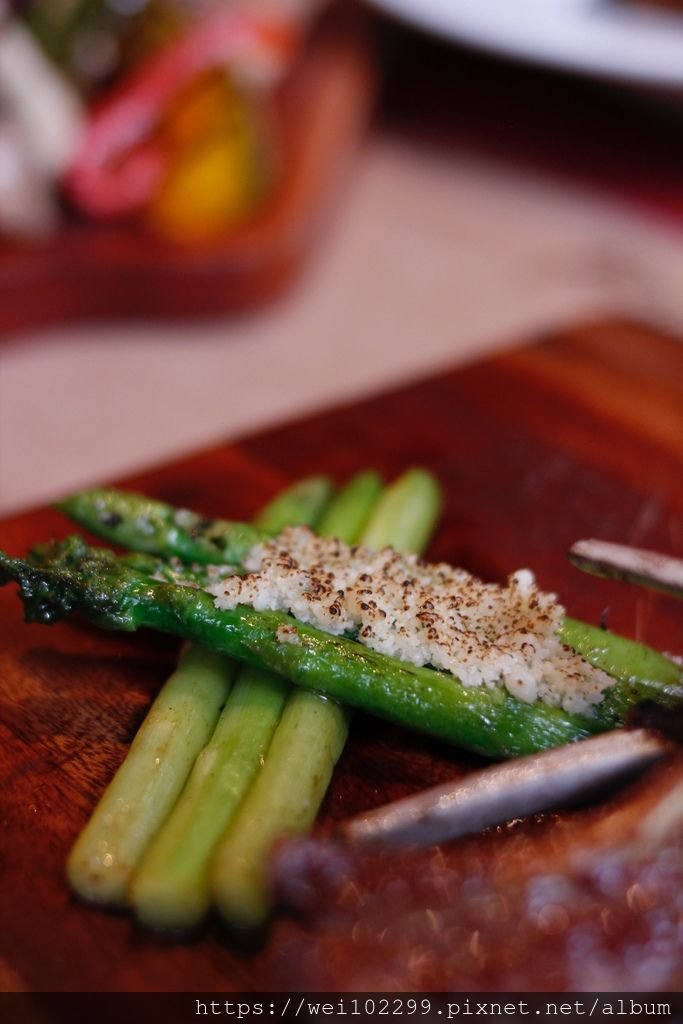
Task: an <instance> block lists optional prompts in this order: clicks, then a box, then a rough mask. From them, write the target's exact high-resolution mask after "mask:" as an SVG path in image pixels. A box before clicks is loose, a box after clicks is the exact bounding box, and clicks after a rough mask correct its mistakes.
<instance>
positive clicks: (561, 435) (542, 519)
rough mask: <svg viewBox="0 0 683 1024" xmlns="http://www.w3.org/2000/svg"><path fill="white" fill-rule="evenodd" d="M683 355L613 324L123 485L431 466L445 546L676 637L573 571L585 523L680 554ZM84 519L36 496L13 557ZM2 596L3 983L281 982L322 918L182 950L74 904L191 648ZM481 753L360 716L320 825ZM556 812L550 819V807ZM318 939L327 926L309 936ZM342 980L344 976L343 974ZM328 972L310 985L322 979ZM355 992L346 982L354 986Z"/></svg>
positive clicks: (175, 495) (657, 634)
mask: <svg viewBox="0 0 683 1024" xmlns="http://www.w3.org/2000/svg"><path fill="white" fill-rule="evenodd" d="M682 462H683V348H681V347H680V346H679V345H678V344H677V343H675V342H674V341H673V340H670V339H668V338H666V337H662V336H660V335H658V334H656V333H654V332H653V331H651V330H648V329H647V328H644V327H641V326H638V325H635V324H631V323H623V322H603V323H596V324H591V325H587V326H582V327H579V328H577V329H574V330H567V331H564V332H560V333H558V334H556V335H554V336H553V337H550V338H546V339H541V341H540V343H539V344H534V345H529V346H525V347H521V348H519V349H515V350H513V351H511V352H510V353H509V354H506V355H503V356H500V357H498V358H495V359H492V360H490V361H487V362H482V363H479V364H476V365H472V366H469V367H467V368H465V369H459V370H457V371H454V372H450V373H448V372H446V373H443V374H441V375H439V376H438V377H434V378H432V379H428V380H424V381H419V382H417V383H414V384H413V385H411V386H410V387H406V388H403V389H401V390H399V391H392V392H389V393H387V394H384V395H380V396H379V397H376V398H372V399H369V400H367V401H362V402H358V403H354V404H351V405H348V406H345V407H343V408H338V409H334V410H332V411H330V412H326V413H324V414H321V415H318V416H313V417H309V418H307V419H305V420H302V421H300V422H295V423H291V424H288V425H286V426H283V427H281V428H279V429H275V430H270V431H268V432H266V433H263V434H260V435H258V436H256V437H252V438H250V439H247V440H245V441H243V442H242V443H240V444H238V445H220V446H218V447H216V448H213V449H211V450H209V451H205V452H202V453H200V454H198V455H195V456H192V457H190V458H187V459H184V460H182V461H179V462H176V463H174V464H172V465H167V466H164V467H161V468H160V469H158V470H155V471H152V472H149V473H146V474H144V475H141V476H138V477H135V478H134V479H130V480H127V481H125V483H126V485H129V486H131V487H134V488H137V489H141V490H144V491H147V492H149V493H150V494H153V495H155V496H157V497H160V498H163V499H165V500H167V501H169V502H172V503H174V504H180V505H185V506H188V507H192V508H196V509H199V510H202V511H204V512H206V513H208V514H223V515H230V516H232V517H236V518H240V517H247V516H249V515H251V514H252V513H253V512H254V511H255V509H256V508H257V507H258V506H259V505H260V504H261V503H262V502H263V501H265V500H266V499H267V498H268V497H269V496H270V495H271V494H272V493H273V492H274V491H276V490H277V489H278V488H279V487H280V486H282V485H283V484H284V483H285V482H287V481H289V480H291V479H293V478H295V477H297V476H300V475H302V474H307V473H311V472H316V471H323V470H324V471H328V472H331V473H333V474H334V475H335V476H336V477H338V478H339V479H340V480H341V479H343V478H344V477H346V476H348V475H349V474H350V473H352V472H353V471H354V470H357V469H358V468H360V467H364V466H375V467H377V468H378V469H379V470H381V471H382V472H383V473H385V474H386V475H387V476H388V477H391V476H392V475H394V474H397V473H398V472H400V471H401V470H402V469H403V468H404V467H406V466H408V465H411V464H414V463H421V464H424V465H426V466H428V467H430V468H431V469H432V470H433V471H434V472H435V473H436V474H437V475H438V477H439V478H440V480H441V481H442V483H443V486H444V489H445V493H446V507H445V513H444V519H443V523H442V527H441V529H440V530H439V533H438V537H437V539H436V541H435V543H434V545H433V548H432V551H431V554H432V555H433V556H434V557H435V558H439V559H448V560H449V561H452V562H454V563H460V564H462V565H464V566H466V567H467V568H468V569H470V570H472V571H474V572H476V573H477V574H479V575H481V576H483V577H484V578H487V579H501V578H503V577H504V576H505V575H506V574H507V573H509V572H510V571H512V570H514V569H516V568H518V567H520V566H522V565H525V566H530V567H533V569H534V570H535V571H536V573H537V576H538V580H539V583H540V585H541V587H543V588H544V589H546V590H551V591H557V592H558V593H559V594H561V596H562V600H563V602H564V603H565V605H566V606H567V607H568V608H569V609H570V610H571V612H572V613H573V614H575V615H577V616H581V617H584V618H586V619H589V620H592V621H597V620H598V619H599V618H600V617H601V616H603V615H606V616H607V617H608V619H609V623H610V625H611V626H612V627H613V628H614V629H616V630H619V631H623V632H625V633H627V634H629V635H632V636H637V637H638V638H640V639H643V640H646V641H648V642H650V643H651V644H653V645H655V646H658V647H659V648H661V649H664V650H667V649H668V650H671V649H678V651H679V652H680V632H679V627H680V605H677V604H676V602H675V601H673V599H668V598H666V597H664V596H660V595H655V594H651V593H648V592H645V591H642V590H639V589H636V588H630V587H628V586H625V585H620V584H616V583H612V582H606V581H596V580H594V579H591V578H589V577H587V576H584V575H582V574H580V573H578V572H576V571H575V570H574V569H573V568H572V567H571V566H570V565H569V563H568V562H567V559H566V552H567V549H568V547H569V546H570V544H571V543H572V542H573V541H575V540H576V539H578V538H580V537H586V536H598V537H602V538H604V539H611V540H618V541H623V542H631V543H635V544H638V545H640V546H644V547H652V548H658V549H661V550H668V551H670V552H672V553H674V554H679V555H680V554H681V553H683V474H682V473H681V469H682ZM68 529H69V528H68V525H67V524H66V523H65V522H64V521H63V520H62V519H61V518H60V516H59V515H58V514H57V513H56V512H54V511H51V510H47V509H39V510H36V511H35V512H31V513H29V514H26V515H23V516H20V517H16V518H12V519H9V520H6V521H4V522H3V523H2V526H1V529H0V537H1V543H2V546H3V547H5V548H7V549H8V550H9V551H11V552H12V553H20V552H23V551H24V550H25V549H26V547H27V546H28V545H30V544H32V543H34V542H36V541H38V540H40V539H43V538H45V537H46V536H49V535H53V536H62V535H65V534H66V533H67V532H68ZM12 590H13V588H7V589H6V590H3V591H2V592H0V614H1V620H0V638H1V642H0V774H1V777H2V783H1V785H0V808H1V812H0V821H1V822H2V825H1V828H2V846H1V848H0V858H1V859H0V865H1V867H2V879H3V881H2V885H1V886H0V922H1V925H0V957H1V958H2V959H1V960H0V979H1V980H2V983H3V987H4V988H6V989H10V990H11V989H26V990H30V991H44V990H48V991H49V990H93V991H98V990H99V991H103V990H104V991H126V990H133V991H137V990H152V991H157V990H159V991H161V990H171V991H176V990H177V991H183V990H193V989H197V990H205V991H219V990H268V989H276V988H280V989H286V988H287V987H288V985H290V984H293V985H296V978H294V977H292V976H291V975H289V974H287V973H286V971H285V968H284V966H283V961H282V959H281V955H282V952H283V950H285V949H286V950H287V951H288V956H287V964H288V965H290V967H291V963H292V955H293V953H294V954H295V953H296V949H297V948H298V946H299V945H300V944H301V947H302V948H305V943H304V939H305V940H306V941H307V942H309V943H310V942H311V941H312V936H311V932H310V928H309V929H308V930H307V928H306V927H305V926H303V925H299V924H297V923H296V922H294V921H289V920H284V919H281V920H278V921H277V922H276V923H275V926H274V927H273V928H272V930H271V932H270V935H269V938H268V940H267V942H266V943H265V946H264V947H263V948H262V949H260V950H258V951H252V952H249V951H245V950H244V949H241V948H240V947H239V946H236V945H235V944H234V943H232V942H231V941H229V940H227V939H226V938H225V936H223V935H222V933H221V932H220V930H219V929H218V927H217V926H214V924H213V923H211V924H210V925H208V926H207V929H206V931H205V932H204V933H203V934H202V935H201V936H200V937H199V938H198V939H196V940H194V941H192V942H191V943H188V944H184V943H168V942H164V941H162V940H160V939H158V938H155V937H153V936H150V935H148V934H144V933H142V932H141V931H139V930H138V929H137V928H136V927H135V926H134V925H133V924H132V923H131V921H130V920H129V919H128V918H127V917H125V916H122V915H112V914H107V913H103V912H101V911H99V910H95V909H90V908H88V907H85V906H82V905H80V904H78V903H77V902H76V901H75V900H74V899H73V898H72V897H71V895H70V893H69V891H68V889H67V886H66V884H65V881H64V862H65V858H66V855H67V852H68V850H69V847H70V845H71V844H72V842H73V841H74V838H75V836H76V834H77V832H78V830H79V829H80V827H81V826H82V825H83V824H84V822H85V820H86V818H87V815H88V813H89V812H90V810H91V809H92V807H93V805H94V803H95V801H96V799H97V797H98V794H99V793H100V792H101V791H102V788H103V787H104V785H105V784H106V782H107V780H108V779H109V778H110V776H111V774H112V772H113V771H114V769H115V768H116V766H117V765H118V764H119V763H120V761H121V759H122V758H123V756H124V754H125V752H126V749H127V747H128V745H129V743H130V741H131V738H132V736H133V735H134V733H135V730H136V728H137V726H138V725H139V723H140V721H141V719H142V717H143V716H144V714H145V711H146V709H147V707H148V705H149V703H150V700H151V699H152V696H153V694H154V693H155V691H156V689H157V688H158V686H159V685H160V683H161V681H162V680H163V678H164V677H165V675H166V674H167V673H168V671H169V669H170V666H171V665H172V663H173V659H174V657H175V653H176V649H177V648H176V644H175V643H173V642H170V641H169V640H167V639H166V638H163V637H158V636H154V635H151V634H145V635H142V634H141V635H130V636H128V635H115V634H99V633H96V632H94V631H92V630H90V629H88V628H85V627H83V626H81V625H79V624H77V623H74V622H66V623H64V624H60V625H58V626H54V627H51V628H50V629H49V630H48V629H45V628H43V627H39V626H24V625H22V623H21V609H20V605H19V603H18V601H17V600H16V596H15V594H14V593H13V592H12ZM471 764H472V759H470V758H464V757H461V756H460V755H459V754H458V753H457V752H453V751H451V750H448V749H446V748H445V747H443V746H440V745H438V744H434V743H432V742H430V741H429V740H427V739H423V738H420V737H414V736H409V735H407V734H405V733H403V732H401V731H400V730H399V729H395V728H390V727H388V726H383V725H382V726H375V725H374V724H371V723H370V720H369V719H363V718H362V717H361V716H359V717H358V719H357V720H356V723H355V726H354V733H353V736H352V739H351V741H350V743H349V745H348V748H347V750H346V752H345V754H344V757H343V759H342V762H341V764H340V766H339V770H338V772H337V774H336V777H335V780H334V782H333V785H332V788H331V790H330V793H329V795H328V798H327V801H326V804H325V808H324V811H323V814H322V818H321V821H322V824H323V825H324V824H325V823H329V822H330V821H333V820H336V819H339V818H342V817H345V816H347V815H349V814H351V813H352V812H354V811H356V810H358V809H360V808H362V807H367V806H371V805H374V804H378V803H381V802H383V801H385V800H387V799H389V798H393V797H396V796H398V795H400V794H402V793H406V792H410V791H412V790H414V789H416V788H419V787H421V786H423V785H425V784H427V783H429V782H432V781H434V780H436V779H444V778H449V777H454V776H456V775H457V774H459V773H461V772H463V771H466V770H467V769H468V767H469V766H470V765H471ZM548 827H549V828H550V827H552V822H551V823H549V825H548ZM314 937H315V936H314V934H313V939H314ZM339 980H340V982H342V981H343V979H339ZM312 987H315V986H312ZM340 987H341V986H340Z"/></svg>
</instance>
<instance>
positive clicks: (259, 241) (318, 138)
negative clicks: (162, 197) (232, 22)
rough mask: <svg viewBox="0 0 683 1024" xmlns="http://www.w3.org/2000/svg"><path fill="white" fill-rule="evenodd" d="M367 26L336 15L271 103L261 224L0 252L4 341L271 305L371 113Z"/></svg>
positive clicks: (104, 233)
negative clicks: (46, 327)
mask: <svg viewBox="0 0 683 1024" xmlns="http://www.w3.org/2000/svg"><path fill="white" fill-rule="evenodd" d="M375 87H376V70H375V61H374V54H373V50H372V45H371V41H370V36H369V31H368V27H367V20H366V19H365V18H364V17H363V16H362V14H361V12H360V11H358V10H357V9H349V8H348V7H346V6H345V7H343V8H342V7H341V6H337V7H335V8H334V9H333V10H331V11H330V12H329V14H327V15H326V16H325V17H324V18H323V19H322V21H321V23H320V25H319V26H318V27H317V29H316V30H315V31H314V32H313V34H312V36H311V39H310V40H309V43H308V44H307V46H306V48H305V50H304V52H303V54H302V56H301V58H300V59H299V61H298V62H297V64H296V66H295V68H294V69H293V71H292V73H291V74H290V76H289V77H288V78H287V80H286V81H285V83H284V85H283V86H282V88H281V89H280V91H279V92H278V94H277V96H276V97H275V104H274V118H273V129H274V136H275V142H276V145H277V147H278V150H279V152H278V160H279V164H280V177H279V180H278V181H277V183H276V186H275V187H274V189H273V193H272V196H271V197H270V198H269V199H268V201H267V202H266V204H265V205H264V207H263V208H262V210H261V211H259V213H258V215H256V216H255V217H254V218H253V219H252V220H250V221H249V222H247V223H245V224H244V225H243V226H242V227H240V228H239V229H236V230H235V231H234V232H232V233H231V234H230V235H228V236H226V237H225V238H222V239H219V240H217V241H216V242H215V243H212V244H210V245H201V246H196V247H193V246H188V247H180V246H178V247H173V246H169V245H165V244H164V243H162V242H160V241H156V240H155V239H154V238H153V237H151V236H150V235H147V234H145V233H144V231H143V230H142V229H140V230H136V229H135V228H134V227H100V226H96V225H92V224H90V225H88V224H75V223H74V224H71V225H67V226H66V227H65V228H64V229H63V230H62V231H60V233H59V234H58V235H57V236H56V237H55V238H54V239H52V240H50V241H49V242H48V243H46V244H42V245H33V246H31V245H25V246H17V245H8V244H2V245H0V335H2V334H7V333H9V332H12V331H17V330H22V329H25V328H30V327H36V326H39V325H41V324H51V323H55V322H58V321H63V320H75V319H91V318H96V317H186V318H187V317H195V316H208V315H215V314H220V313H226V312H235V311H240V310H245V309H248V308H250V307H254V306H257V305H259V304H260V303H263V302H266V301H267V300H268V299H271V298H273V297H274V296H275V295H276V294H277V293H278V292H279V291H280V290H281V289H282V288H283V287H284V286H285V285H286V284H287V282H289V281H290V280H291V279H292V278H293V276H294V275H295V274H296V272H297V271H298V270H299V269H300V267H301V266H302V264H303V263H304V261H305V259H306V257H307V256H308V255H309V254H310V252H311V248H312V246H313V245H314V242H315V240H316V238H317V237H318V235H319V234H320V231H321V228H322V226H323V223H324V219H325V217H326V215H327V214H328V212H329V209H330V206H331V205H332V204H333V202H335V201H337V200H338V199H339V193H340V189H341V187H342V186H343V181H344V172H345V170H346V169H347V168H348V164H349V161H350V159H351V158H352V156H353V154H354V152H355V150H356V147H357V144H358V142H359V139H360V137H361V135H362V133H363V130H364V128H365V127H366V125H367V122H368V119H369V117H370V114H371V112H372V107H373V99H374V92H375Z"/></svg>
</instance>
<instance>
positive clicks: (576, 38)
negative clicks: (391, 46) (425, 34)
mask: <svg viewBox="0 0 683 1024" xmlns="http://www.w3.org/2000/svg"><path fill="white" fill-rule="evenodd" d="M372 3H374V5H375V6H376V7H378V8H380V9H381V10H383V11H385V12H387V13H389V14H394V15H396V16H398V17H400V18H402V19H403V20H405V21H408V22H411V23H412V24H414V25H418V26H420V27H421V28H425V29H429V30H430V31H432V32H436V33H438V34H439V35H442V36H446V37H447V38H449V39H453V40H454V41H457V42H461V43H465V44H467V45H468V46H473V47H477V48H479V49H482V50H489V51H491V52H493V53H499V54H503V55H506V56H510V57H515V58H517V59H521V60H528V61H533V62H535V63H539V64H545V65H548V66H553V67H560V68H563V69H565V70H569V71H578V72H582V73H587V74H591V75H598V76H600V77H604V78H612V79H616V80H619V81H624V82H630V83H632V84H639V85H649V86H658V87H661V86H664V87H667V88H672V87H678V86H683V14H682V15H679V14H677V13H675V12H673V11H672V12H670V11H666V10H662V11H659V10H656V9H655V8H652V9H649V8H647V7H645V6H639V5H638V4H637V3H633V2H630V0H372Z"/></svg>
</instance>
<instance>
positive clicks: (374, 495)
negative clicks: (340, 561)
mask: <svg viewBox="0 0 683 1024" xmlns="http://www.w3.org/2000/svg"><path fill="white" fill-rule="evenodd" d="M381 493H382V478H381V477H380V476H379V475H378V474H377V473H374V472H372V470H369V471H367V472H365V473H357V474H356V475H355V476H353V477H352V478H351V479H350V480H349V482H348V483H347V484H346V486H345V487H343V488H342V489H341V490H340V491H339V492H338V493H337V494H336V495H335V497H334V501H332V502H330V504H329V506H328V507H327V509H326V511H325V514H324V515H323V516H322V518H321V519H320V522H319V523H318V525H317V526H316V533H318V534H319V535H320V536H321V537H338V538H339V539H340V540H343V541H344V542H345V543H347V544H355V543H356V542H357V541H358V538H359V537H360V536H361V534H362V533H363V530H364V529H365V526H366V523H367V521H368V519H369V518H370V515H371V514H372V512H373V510H374V507H375V505H376V503H377V501H378V499H379V496H380V494H381Z"/></svg>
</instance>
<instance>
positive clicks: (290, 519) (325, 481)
mask: <svg viewBox="0 0 683 1024" xmlns="http://www.w3.org/2000/svg"><path fill="white" fill-rule="evenodd" d="M331 498H332V482H331V481H330V479H329V477H326V476H309V477H306V478H305V479H303V480H300V481H299V483H296V484H293V485H292V486H291V487H288V488H287V489H286V490H284V491H282V493H281V494H279V495H277V496H276V497H275V498H273V500H272V501H271V502H270V503H269V504H268V505H266V507H265V508H263V509H261V511H260V512H259V514H258V516H257V517H256V519H255V520H254V526H256V527H257V528H258V529H259V530H263V531H265V532H266V533H280V532H281V531H282V530H284V528H285V526H311V527H316V525H317V523H318V522H319V520H320V517H321V516H322V515H324V514H325V513H326V511H327V508H328V505H329V503H330V500H331Z"/></svg>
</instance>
